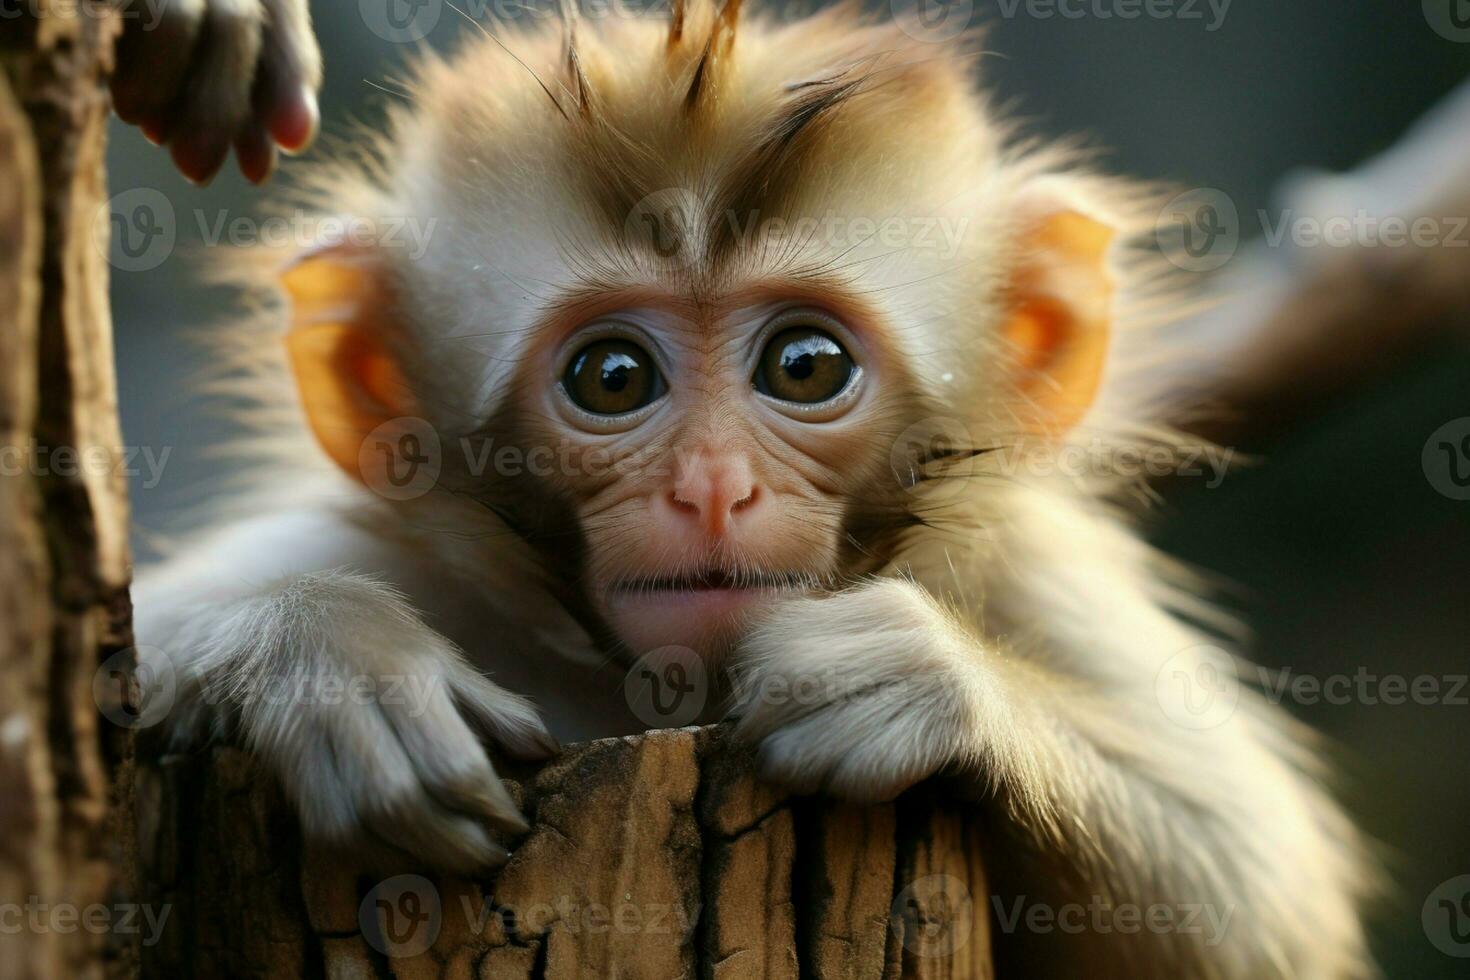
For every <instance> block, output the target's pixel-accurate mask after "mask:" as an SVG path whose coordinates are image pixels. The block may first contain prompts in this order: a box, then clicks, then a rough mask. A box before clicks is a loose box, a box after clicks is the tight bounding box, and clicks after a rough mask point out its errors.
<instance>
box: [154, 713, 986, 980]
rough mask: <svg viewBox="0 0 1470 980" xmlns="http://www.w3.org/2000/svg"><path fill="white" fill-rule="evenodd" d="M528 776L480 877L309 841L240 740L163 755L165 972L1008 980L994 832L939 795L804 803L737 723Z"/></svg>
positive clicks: (160, 830) (158, 867) (516, 783)
mask: <svg viewBox="0 0 1470 980" xmlns="http://www.w3.org/2000/svg"><path fill="white" fill-rule="evenodd" d="M511 776H512V778H511V780H510V783H511V789H512V793H513V794H514V795H515V796H516V797H517V799H518V801H519V802H520V803H521V805H522V807H523V810H524V812H525V813H526V815H527V818H528V819H529V820H530V821H531V823H532V828H531V830H530V832H529V833H527V834H526V835H525V836H523V837H522V838H520V839H518V840H516V841H514V842H512V857H511V861H510V863H509V864H508V865H506V867H505V868H503V869H501V871H500V872H499V873H498V874H497V875H495V876H493V877H492V878H488V879H484V880H471V879H467V878H459V877H455V876H451V875H440V876H427V877H421V876H419V875H418V874H417V873H415V872H413V871H412V869H382V868H379V869H374V870H367V869H364V868H362V867H360V866H358V865H355V864H354V863H353V861H352V859H351V856H350V855H343V854H341V853H331V852H328V851H323V850H319V849H315V848H313V847H310V846H307V845H305V844H304V843H303V842H302V841H301V838H300V836H299V834H298V832H297V830H296V822H295V820H294V818H293V817H292V816H291V814H290V811H289V810H288V809H287V807H286V804H285V802H284V801H283V799H282V798H281V796H280V793H279V790H278V788H277V787H276V786H275V785H274V783H273V782H272V781H271V780H269V779H267V778H265V777H263V776H262V775H261V774H260V773H259V772H258V771H257V770H256V769H255V767H254V765H253V763H252V762H251V761H250V760H249V758H248V757H247V756H245V755H244V754H242V753H240V752H237V751H235V750H231V749H224V748H220V749H215V750H213V751H211V752H209V753H206V754H204V755H200V756H194V757H189V758H183V757H173V758H169V759H165V760H162V761H161V762H160V763H158V764H150V765H147V766H145V767H143V768H142V769H141V778H140V782H139V803H140V812H141V814H142V815H143V817H144V821H143V824H142V830H141V836H142V855H143V876H144V886H143V887H144V891H145V894H147V895H149V896H150V899H151V900H152V901H154V902H156V903H161V902H167V903H169V904H170V907H171V909H172V919H171V920H170V921H169V923H168V924H167V927H166V928H165V929H163V930H162V931H161V933H160V935H159V938H158V941H157V942H156V943H153V944H149V945H145V946H144V948H143V966H144V971H143V972H144V975H145V976H151V977H174V976H220V977H261V976H272V977H274V976H301V977H402V978H430V977H434V978H439V977H443V978H484V980H492V978H493V980H502V978H506V980H514V978H527V980H530V978H547V980H563V978H577V980H581V978H597V980H604V978H613V977H615V978H619V980H676V978H689V980H747V978H750V980H760V978H769V980H780V978H796V977H821V978H838V977H842V978H872V980H891V978H898V977H922V978H983V977H990V976H991V975H992V974H991V972H990V957H989V949H990V924H989V920H988V915H987V911H988V910H987V908H986V905H985V899H984V896H985V895H987V894H988V892H987V889H986V885H985V879H984V874H983V871H982V869H981V866H980V862H979V859H978V856H977V853H978V848H979V841H978V840H977V839H976V838H977V835H976V832H975V831H974V830H973V829H972V822H971V821H968V820H966V819H965V818H964V816H963V815H962V813H961V812H960V811H959V809H957V808H955V807H953V806H952V805H950V804H947V803H946V802H945V801H944V799H943V798H942V797H941V795H940V794H939V792H938V791H937V790H935V789H931V788H927V787H920V788H918V789H916V790H914V791H912V792H910V793H908V794H905V795H904V796H903V797H901V798H900V799H899V800H898V801H896V802H895V803H892V804H885V805H880V806H873V807H856V806H848V805H843V804H838V803H834V802H830V801H825V800H818V799H812V798H793V797H790V796H788V795H786V794H784V793H783V792H781V791H779V790H777V789H775V788H773V787H770V786H767V785H764V784H762V783H760V782H758V781H757V780H755V779H754V778H753V777H752V775H751V766H750V760H749V758H748V757H747V756H746V755H745V754H744V753H743V752H742V751H741V750H740V749H738V748H736V747H734V746H732V745H730V744H728V742H727V741H726V739H725V738H724V736H723V734H722V733H721V731H720V730H719V729H716V728H707V729H684V730H680V731H664V732H650V733H648V734H646V735H643V736H638V737H634V738H626V739H609V740H603V741H598V742H590V743H586V744H582V745H575V746H571V747H569V748H568V749H567V750H566V751H565V752H564V753H563V755H562V756H561V757H560V758H558V759H557V760H555V761H554V762H552V763H551V764H549V765H548V766H546V767H545V768H543V769H540V770H539V771H520V772H512V774H511ZM405 872H406V873H405ZM148 938H149V937H146V936H145V937H144V939H145V943H147V941H148Z"/></svg>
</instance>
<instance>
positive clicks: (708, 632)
mask: <svg viewBox="0 0 1470 980" xmlns="http://www.w3.org/2000/svg"><path fill="white" fill-rule="evenodd" d="M814 584H815V580H814V578H813V577H812V576H811V575H803V574H801V573H799V572H784V571H771V570H765V569H758V568H748V567H747V568H737V569H731V568H725V567H709V568H703V569H697V570H692V571H688V572H678V573H675V574H666V575H649V576H645V577H642V578H631V579H623V580H621V581H620V582H618V583H617V584H616V585H613V586H611V587H610V588H609V589H608V590H607V591H606V592H604V593H603V595H604V598H605V601H606V603H607V605H606V610H607V613H608V615H609V617H610V621H611V625H612V626H613V628H614V630H615V631H616V632H617V634H618V636H619V637H620V638H621V639H622V641H623V642H624V643H625V644H626V645H627V646H628V647H629V648H630V649H633V650H640V651H643V650H652V649H655V648H657V647H662V646H670V645H677V646H682V647H688V648H690V649H693V650H699V651H702V652H705V653H710V654H714V653H717V652H718V651H722V650H726V649H728V648H729V647H730V646H731V644H733V643H734V642H735V641H736V640H737V639H738V638H739V636H740V635H741V634H742V633H743V632H744V630H745V628H746V625H747V624H748V623H749V622H750V620H751V617H753V616H755V615H758V614H759V613H760V612H761V611H762V610H764V609H767V608H769V606H770V605H771V604H772V603H773V602H775V601H776V600H777V599H779V598H780V597H782V596H788V595H794V594H799V593H801V592H806V591H810V590H811V589H812V588H813V586H814Z"/></svg>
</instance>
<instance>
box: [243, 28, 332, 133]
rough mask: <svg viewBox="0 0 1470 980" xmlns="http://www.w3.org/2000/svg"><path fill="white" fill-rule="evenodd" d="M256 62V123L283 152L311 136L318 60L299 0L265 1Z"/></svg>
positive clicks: (253, 98) (319, 71) (315, 117)
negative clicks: (257, 60)
mask: <svg viewBox="0 0 1470 980" xmlns="http://www.w3.org/2000/svg"><path fill="white" fill-rule="evenodd" d="M264 6H265V24H264V27H263V33H262V35H261V46H260V62H259V64H258V65H257V67H256V72H255V87H254V92H253V93H252V96H251V101H252V111H253V112H254V114H255V118H256V120H257V121H258V122H259V123H260V124H261V125H263V126H264V127H265V130H266V131H267V132H268V133H270V135H271V137H272V138H273V139H274V140H275V141H276V142H277V143H278V144H280V147H281V149H283V150H285V151H286V152H288V153H298V152H300V151H301V150H304V149H305V148H306V147H307V146H308V145H310V144H311V141H312V140H313V139H314V138H315V137H316V131H317V126H318V124H319V122H320V117H319V114H318V110H317V100H316V94H317V91H318V90H319V89H320V88H321V84H322V56H321V50H320V49H319V48H318V47H317V43H316V34H315V33H314V32H313V31H312V29H311V14H310V12H309V10H308V8H307V5H306V3H305V2H304V0H264Z"/></svg>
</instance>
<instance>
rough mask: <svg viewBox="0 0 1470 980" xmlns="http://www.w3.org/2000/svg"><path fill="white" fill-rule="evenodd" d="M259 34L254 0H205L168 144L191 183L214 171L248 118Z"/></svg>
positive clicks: (204, 179) (258, 48)
mask: <svg viewBox="0 0 1470 980" xmlns="http://www.w3.org/2000/svg"><path fill="white" fill-rule="evenodd" d="M260 35H261V11H260V6H259V3H258V0H210V4H209V10H208V13H207V14H206V16H205V19H204V28H203V33H202V34H201V36H200V38H199V44H198V50H197V51H196V53H195V58H194V62H193V65H192V68H191V70H190V72H189V78H188V80H187V83H186V90H185V92H184V96H183V101H182V103H181V105H180V110H179V114H178V121H177V124H176V126H175V127H174V130H173V134H172V142H171V143H170V145H169V150H170V152H171V153H172V155H173V158H174V163H175V164H176V165H177V166H178V168H179V170H181V171H182V172H183V174H184V176H185V177H188V178H189V179H190V180H192V181H194V182H195V183H201V184H202V183H207V182H208V181H209V179H210V178H212V177H213V176H214V175H215V173H216V172H217V171H218V170H219V168H220V165H221V164H223V163H224V161H225V157H226V156H227V155H228V154H229V152H230V147H231V145H232V144H233V143H234V140H235V136H236V134H237V133H239V132H240V130H241V127H242V126H243V125H244V123H245V121H246V119H248V118H249V115H250V90H251V83H252V80H253V78H254V76H255V66H256V63H257V62H258V61H259V57H260V45H261V37H260Z"/></svg>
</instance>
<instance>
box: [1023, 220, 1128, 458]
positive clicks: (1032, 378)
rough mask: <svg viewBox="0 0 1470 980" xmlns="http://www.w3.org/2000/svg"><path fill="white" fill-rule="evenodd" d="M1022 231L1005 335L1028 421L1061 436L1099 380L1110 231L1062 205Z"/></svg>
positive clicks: (1107, 315)
mask: <svg viewBox="0 0 1470 980" xmlns="http://www.w3.org/2000/svg"><path fill="white" fill-rule="evenodd" d="M1033 213H1034V212H1033ZM1023 227H1024V230H1023V232H1022V241H1021V249H1022V254H1023V257H1022V260H1021V264H1020V266H1019V267H1018V269H1017V270H1016V272H1015V274H1014V275H1013V277H1012V279H1011V282H1010V285H1009V289H1008V297H1009V300H1010V306H1009V321H1008V322H1007V325H1006V336H1007V338H1008V339H1009V340H1010V341H1011V343H1012V344H1013V345H1014V347H1015V350H1016V357H1017V364H1018V369H1019V378H1018V384H1019V386H1020V389H1021V391H1022V393H1023V394H1024V395H1026V397H1027V398H1028V399H1029V400H1030V401H1031V404H1032V405H1033V406H1034V408H1035V410H1036V417H1035V418H1034V419H1033V420H1032V421H1033V422H1034V424H1035V425H1036V427H1037V428H1038V429H1039V430H1041V431H1043V432H1047V433H1051V434H1060V433H1063V432H1065V431H1067V430H1068V429H1070V428H1071V427H1072V426H1074V425H1076V424H1077V422H1078V421H1079V420H1080V419H1081V418H1082V416H1083V415H1084V414H1085V413H1086V411H1087V409H1088V408H1089V407H1090V406H1091V405H1092V400H1093V398H1094V397H1095V396H1096V395H1097V388H1098V384H1099V382H1100V381H1101V379H1102V371H1103V363H1104V362H1105V361H1106V359H1107V350H1108V333H1109V326H1110V320H1111V307H1112V294H1113V283H1112V277H1111V276H1110V275H1109V272H1108V264H1107V255H1108V246H1109V245H1110V244H1111V242H1112V239H1113V230H1112V229H1111V228H1109V227H1108V226H1107V225H1105V224H1103V223H1102V222H1100V221H1097V220H1094V219H1093V218H1089V217H1087V216H1086V215H1084V214H1082V213H1081V212H1079V211H1076V210H1073V209H1071V208H1067V207H1062V208H1054V209H1050V210H1048V211H1045V212H1043V213H1041V214H1040V215H1039V216H1037V217H1033V218H1031V219H1030V220H1028V221H1027V222H1026V223H1025V225H1024V226H1023Z"/></svg>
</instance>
